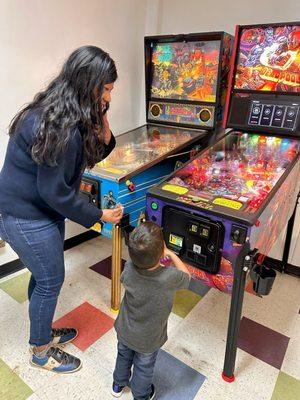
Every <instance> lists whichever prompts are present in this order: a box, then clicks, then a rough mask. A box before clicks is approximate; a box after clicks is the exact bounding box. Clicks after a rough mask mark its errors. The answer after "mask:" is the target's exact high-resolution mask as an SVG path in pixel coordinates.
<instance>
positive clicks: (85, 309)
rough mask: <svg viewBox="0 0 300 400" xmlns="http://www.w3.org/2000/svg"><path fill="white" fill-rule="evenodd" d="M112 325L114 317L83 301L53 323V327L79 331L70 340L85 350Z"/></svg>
mask: <svg viewBox="0 0 300 400" xmlns="http://www.w3.org/2000/svg"><path fill="white" fill-rule="evenodd" d="M113 325H114V319H113V318H111V317H109V316H108V315H106V314H104V313H103V312H102V311H100V310H99V309H98V308H96V307H94V306H92V305H91V304H89V303H87V302H85V303H83V304H81V305H80V306H79V307H77V308H75V309H74V310H72V311H71V312H69V313H68V314H66V315H64V316H63V317H61V318H60V319H58V320H57V321H55V323H54V324H53V327H54V328H65V327H66V328H76V329H77V330H78V332H79V334H78V336H77V338H76V339H75V340H74V341H73V342H72V343H73V344H74V345H75V346H76V347H78V348H79V349H80V350H82V351H85V350H86V349H87V348H88V347H90V346H91V345H92V344H93V343H95V342H96V341H97V340H98V339H100V337H101V336H103V335H104V334H105V333H106V332H108V331H109V330H110V329H111V328H112V327H113Z"/></svg>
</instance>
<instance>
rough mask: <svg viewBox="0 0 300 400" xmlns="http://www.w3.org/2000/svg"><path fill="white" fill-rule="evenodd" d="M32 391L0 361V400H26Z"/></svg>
mask: <svg viewBox="0 0 300 400" xmlns="http://www.w3.org/2000/svg"><path fill="white" fill-rule="evenodd" d="M32 393H33V391H32V390H31V389H30V387H29V386H27V385H26V383H25V382H23V381H22V379H21V378H20V377H19V376H18V375H17V374H15V373H14V372H13V371H12V370H11V369H10V368H9V366H8V365H6V364H5V362H4V361H2V360H1V359H0V399H3V400H26V399H28V397H29V396H31V395H32Z"/></svg>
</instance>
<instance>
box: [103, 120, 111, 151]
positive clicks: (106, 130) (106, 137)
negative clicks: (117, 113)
mask: <svg viewBox="0 0 300 400" xmlns="http://www.w3.org/2000/svg"><path fill="white" fill-rule="evenodd" d="M102 132H103V140H104V143H105V144H109V142H110V139H111V131H110V129H109V122H108V119H107V114H103V127H102Z"/></svg>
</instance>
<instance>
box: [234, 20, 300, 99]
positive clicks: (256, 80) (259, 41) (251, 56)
mask: <svg viewBox="0 0 300 400" xmlns="http://www.w3.org/2000/svg"><path fill="white" fill-rule="evenodd" d="M235 89H246V90H263V91H279V92H300V26H297V25H296V26H295V25H294V26H292V25H291V26H289V25H282V26H276V27H272V26H269V27H265V28H256V27H253V28H245V29H242V31H241V36H240V43H239V50H238V62H237V69H236V75H235Z"/></svg>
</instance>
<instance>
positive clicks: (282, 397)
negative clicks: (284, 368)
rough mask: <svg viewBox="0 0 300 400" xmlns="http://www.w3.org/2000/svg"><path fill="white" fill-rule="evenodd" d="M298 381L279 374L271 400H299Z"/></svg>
mask: <svg viewBox="0 0 300 400" xmlns="http://www.w3.org/2000/svg"><path fill="white" fill-rule="evenodd" d="M299 399H300V381H299V380H298V379H295V378H293V377H292V376H290V375H287V374H285V373H284V372H281V371H280V372H279V375H278V378H277V382H276V385H275V389H274V392H273V396H272V399H271V400H299Z"/></svg>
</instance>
